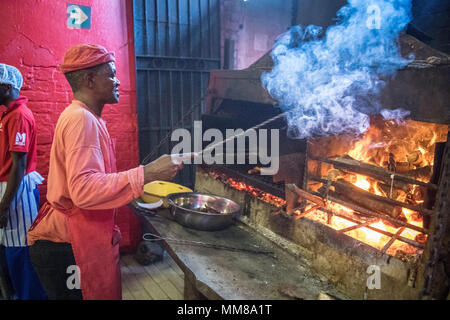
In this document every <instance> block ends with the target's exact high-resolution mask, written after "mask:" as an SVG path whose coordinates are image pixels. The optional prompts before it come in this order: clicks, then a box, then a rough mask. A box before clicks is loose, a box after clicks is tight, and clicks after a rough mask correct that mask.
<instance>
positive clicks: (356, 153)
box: [209, 121, 449, 255]
mask: <svg viewBox="0 0 450 320" xmlns="http://www.w3.org/2000/svg"><path fill="white" fill-rule="evenodd" d="M448 130H449V127H448V126H446V125H438V124H429V123H419V122H416V121H403V122H401V123H399V122H395V121H384V122H381V124H380V122H378V123H377V122H375V124H372V126H371V127H370V128H369V130H368V131H367V132H366V133H365V135H364V137H363V138H362V139H360V140H359V141H357V142H356V143H355V144H354V146H353V148H351V149H350V150H349V151H348V152H347V155H349V156H350V157H352V158H354V159H356V160H359V161H362V162H365V163H369V164H373V165H377V166H379V167H382V168H387V165H388V163H389V159H390V158H391V162H392V158H394V162H395V165H397V166H398V169H399V170H405V169H404V168H403V169H402V168H401V166H404V167H406V168H407V170H406V172H405V173H402V174H405V175H408V173H409V171H408V170H411V172H413V171H414V170H417V169H423V168H426V167H427V166H432V165H433V161H434V149H435V145H436V142H444V141H446V138H447V133H448ZM424 172H425V173H424V174H422V175H420V176H417V177H414V178H415V179H417V180H421V181H426V182H428V181H429V179H430V177H431V172H432V170H429V171H424ZM209 173H210V175H211V176H212V177H213V178H215V179H219V180H220V181H222V182H223V183H225V184H227V185H229V186H230V187H232V188H235V189H237V190H241V191H244V192H247V193H248V194H250V195H252V196H254V197H256V198H258V199H260V200H262V201H264V202H266V203H269V204H271V205H273V206H275V207H283V206H285V205H286V201H285V200H284V199H282V198H279V197H276V196H274V195H272V194H270V193H267V192H264V191H262V190H260V189H258V188H255V187H253V186H251V185H248V184H246V183H244V182H242V181H238V180H236V179H233V178H231V177H228V176H226V175H225V174H223V173H218V172H214V171H209ZM345 180H346V181H348V182H350V183H352V184H354V185H355V186H356V187H358V188H361V189H363V190H366V191H369V192H372V193H374V194H377V195H379V196H384V197H389V198H391V197H393V196H395V197H394V198H395V200H397V201H400V202H405V201H406V200H407V198H408V196H409V197H411V196H412V197H413V199H414V195H415V194H416V193H419V192H420V188H419V186H417V185H414V186H411V188H410V189H409V190H407V191H402V190H400V191H399V190H397V192H392V194H391V190H387V191H386V189H384V190H383V188H382V187H381V185H380V184H379V183H378V182H377V181H375V180H374V179H372V178H369V177H366V176H363V175H359V174H347V175H346V176H345ZM389 189H390V188H389ZM415 199H416V200H414V201H415V204H416V205H420V204H422V203H423V202H424V201H423V199H421V198H420V197H416V198H415ZM328 209H329V210H331V211H332V212H336V213H339V214H342V215H344V216H347V217H349V218H350V220H352V219H353V220H356V221H360V220H361V217H360V216H358V215H357V214H356V213H355V212H354V211H353V210H352V209H349V208H347V207H345V206H342V205H339V204H336V203H329V207H328ZM402 216H403V218H404V219H405V221H406V222H407V223H409V224H411V225H415V226H417V227H421V228H423V219H422V217H421V216H420V214H419V213H418V212H415V211H412V210H409V209H406V208H403V209H402ZM305 218H307V219H310V220H313V221H316V222H320V223H322V224H325V225H327V226H329V227H331V228H333V229H335V230H343V229H346V228H349V227H352V226H355V225H356V223H354V222H352V221H350V220H348V219H345V218H342V217H340V216H337V215H332V216H328V215H327V213H324V212H323V211H321V210H319V209H317V210H314V211H311V212H310V213H308V214H307V215H306V216H305ZM369 227H370V228H372V229H370V228H369ZM374 229H376V230H381V231H384V232H389V233H391V234H397V232H399V230H400V227H396V226H393V225H392V224H389V223H387V222H386V221H384V220H381V219H378V220H376V221H374V222H373V223H372V224H370V225H369V226H368V227H359V228H355V229H353V230H350V231H347V232H345V234H346V235H348V236H350V237H353V238H355V239H357V240H359V241H361V242H364V243H366V244H368V245H370V246H372V247H375V248H377V249H379V250H381V249H383V248H384V246H385V245H386V244H387V243H388V242H389V241H390V240H391V237H390V236H387V235H385V234H383V233H380V232H377V231H376V230H374ZM399 236H401V237H403V238H407V239H410V240H414V241H416V242H419V243H425V241H426V239H427V237H426V235H424V234H422V233H420V232H418V231H415V230H411V229H408V228H405V229H404V230H403V231H402V232H401V233H400V234H399ZM402 252H403V253H407V254H417V253H420V251H418V249H417V248H416V247H414V246H411V245H409V244H407V243H405V242H401V241H399V240H396V241H394V242H393V244H392V245H391V246H390V247H389V249H388V250H387V252H386V253H388V254H391V255H395V254H396V253H402Z"/></svg>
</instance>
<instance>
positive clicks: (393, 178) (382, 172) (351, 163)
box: [311, 157, 437, 190]
mask: <svg viewBox="0 0 450 320" xmlns="http://www.w3.org/2000/svg"><path fill="white" fill-rule="evenodd" d="M311 159H312V160H315V161H320V162H324V163H328V164H332V165H333V166H334V167H335V168H337V169H343V170H345V171H349V172H354V173H358V174H362V175H365V176H369V177H372V178H374V179H377V180H380V181H383V182H384V183H386V184H389V185H390V184H391V183H392V182H393V186H394V187H395V188H398V189H403V190H405V188H408V185H411V184H412V185H420V186H424V187H426V188H428V189H432V190H436V189H437V186H436V185H435V184H431V183H426V182H423V181H419V180H415V179H411V178H410V177H407V176H404V175H401V174H397V173H395V172H391V171H388V170H386V169H384V168H381V167H378V166H375V165H371V164H367V163H364V162H362V161H358V160H355V159H352V158H350V157H346V158H336V159H335V160H331V159H326V158H321V157H311Z"/></svg>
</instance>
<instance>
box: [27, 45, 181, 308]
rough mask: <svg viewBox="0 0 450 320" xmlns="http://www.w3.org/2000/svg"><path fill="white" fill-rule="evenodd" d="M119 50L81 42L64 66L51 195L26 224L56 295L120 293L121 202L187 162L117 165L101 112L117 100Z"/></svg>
mask: <svg viewBox="0 0 450 320" xmlns="http://www.w3.org/2000/svg"><path fill="white" fill-rule="evenodd" d="M114 62H115V57H114V53H113V52H108V51H107V50H106V49H105V48H103V47H102V46H98V45H88V44H82V45H76V46H74V47H72V48H71V49H69V50H68V51H67V53H66V54H65V56H64V63H63V65H61V66H60V70H61V71H62V72H63V73H64V75H65V76H66V79H67V80H68V82H69V84H70V86H71V87H72V91H73V94H74V100H73V101H72V103H71V104H70V105H69V106H68V107H67V108H66V109H65V110H64V111H63V112H62V114H61V115H60V118H59V119H58V123H57V125H56V129H55V134H54V139H53V144H52V149H51V154H50V169H49V176H48V192H47V203H46V204H44V205H43V207H42V208H41V210H40V212H39V215H38V217H37V218H36V221H35V223H34V224H33V225H32V226H31V228H30V231H29V232H28V242H29V243H30V244H32V246H31V247H30V254H31V259H32V262H33V265H34V266H35V269H36V271H37V273H38V275H39V277H40V279H41V282H42V284H43V286H44V288H45V289H46V291H47V294H48V296H49V298H50V299H81V298H83V299H121V297H122V289H121V280H120V267H119V241H120V238H121V237H120V231H119V229H118V227H117V226H116V223H115V218H116V209H115V208H118V207H121V206H124V205H126V204H127V203H129V202H130V201H131V200H132V199H133V198H137V197H139V196H140V195H142V193H143V189H144V184H146V183H148V182H151V181H154V180H172V179H173V178H174V177H175V175H176V174H177V172H178V171H179V170H180V169H181V168H182V164H175V163H173V162H172V160H171V157H170V156H168V155H167V156H162V157H160V158H159V159H157V160H155V161H154V162H152V163H150V164H148V165H146V166H139V167H137V168H134V169H131V170H128V171H123V172H117V171H116V161H115V152H114V142H113V140H112V139H111V138H110V136H109V133H108V130H107V129H106V125H105V122H104V121H103V119H102V118H101V114H102V110H103V108H104V105H105V104H114V103H117V102H118V101H119V90H118V87H119V85H120V82H119V80H117V78H116V68H115V64H114Z"/></svg>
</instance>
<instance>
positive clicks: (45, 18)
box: [0, 0, 141, 249]
mask: <svg viewBox="0 0 450 320" xmlns="http://www.w3.org/2000/svg"><path fill="white" fill-rule="evenodd" d="M67 3H73V4H79V5H85V6H90V7H91V28H90V29H68V28H67V21H66V20H67V13H66V10H67V9H66V8H67ZM0 21H1V22H2V23H1V28H0V62H2V63H7V64H11V65H14V66H15V67H17V68H18V69H19V70H20V71H21V72H22V75H23V77H24V85H23V88H22V92H21V94H22V95H24V96H27V97H28V98H29V103H28V106H29V108H30V109H31V110H32V111H33V113H34V115H35V118H36V122H37V127H38V135H37V136H38V172H39V173H41V174H42V175H43V176H44V177H45V178H47V174H48V167H49V155H50V148H51V143H52V139H53V132H54V129H55V125H56V121H57V120H58V117H59V115H60V113H61V112H62V111H63V110H64V108H65V107H66V106H67V105H68V104H69V103H70V101H71V100H72V91H71V89H70V87H69V85H68V83H67V81H66V80H65V78H64V76H63V75H62V74H61V73H60V72H59V71H57V70H56V67H57V65H58V64H60V63H61V62H62V60H63V56H64V53H65V52H66V50H67V49H69V48H70V47H71V46H72V45H75V44H78V43H96V44H101V45H103V46H104V47H106V48H107V49H108V50H112V51H115V53H116V59H117V60H116V67H117V77H118V78H119V80H120V83H121V85H120V102H119V103H118V104H116V105H108V106H106V107H105V109H104V112H103V118H104V120H105V121H106V123H107V126H108V129H109V132H110V134H111V136H112V137H113V138H116V139H117V145H116V148H117V153H116V155H117V166H118V170H126V169H130V168H133V167H136V166H137V165H138V163H139V160H138V144H137V141H138V140H137V115H136V84H135V79H136V78H135V66H134V46H133V39H134V36H133V17H132V1H127V0H70V1H61V0H58V1H55V0H14V1H11V0H0ZM40 191H41V197H45V193H46V185H43V186H42V188H40ZM119 224H120V227H121V230H122V235H123V240H122V246H123V248H124V249H128V248H133V247H134V246H135V245H136V244H137V242H138V241H139V238H140V234H141V231H140V225H139V223H138V221H137V218H136V217H135V216H134V215H133V213H131V212H130V211H129V210H128V209H127V208H121V215H120V219H119Z"/></svg>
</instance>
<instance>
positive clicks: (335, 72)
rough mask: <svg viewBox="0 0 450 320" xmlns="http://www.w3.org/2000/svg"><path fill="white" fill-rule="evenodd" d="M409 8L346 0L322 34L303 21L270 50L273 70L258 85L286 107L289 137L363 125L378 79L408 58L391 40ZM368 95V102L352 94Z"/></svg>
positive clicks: (406, 1) (407, 2)
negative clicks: (332, 23) (303, 25)
mask: <svg viewBox="0 0 450 320" xmlns="http://www.w3.org/2000/svg"><path fill="white" fill-rule="evenodd" d="M410 12H411V0H349V1H348V4H347V5H346V6H344V7H342V8H341V9H340V10H339V11H338V21H339V23H337V24H336V25H334V26H331V27H329V28H328V29H327V31H326V33H325V34H323V30H322V28H321V27H317V26H313V25H310V26H307V27H306V28H302V27H301V26H296V27H293V28H291V30H289V31H288V32H287V33H285V34H283V35H281V36H280V37H279V39H278V41H277V43H276V44H275V46H274V48H273V51H272V53H271V56H272V59H273V61H274V67H273V69H272V71H271V72H268V73H264V74H263V75H262V83H263V86H264V87H265V88H266V89H267V91H268V92H269V93H270V95H271V96H272V97H274V98H275V99H277V100H278V101H279V102H280V105H281V106H282V107H283V108H284V110H285V111H291V112H289V114H288V116H287V118H288V124H289V136H290V137H291V138H307V137H312V136H318V135H319V136H320V135H329V134H341V133H355V134H360V133H364V132H365V131H366V130H367V129H368V128H369V125H370V123H369V117H368V115H367V114H373V113H380V110H379V109H380V107H379V105H378V104H377V103H376V101H373V98H372V95H373V96H374V95H376V94H377V93H379V91H380V89H381V88H382V87H383V85H384V82H383V81H382V80H380V77H382V76H392V75H394V74H395V72H396V71H397V70H398V69H400V68H403V67H405V66H406V65H407V64H408V63H409V62H410V61H411V59H413V57H412V56H411V57H409V58H410V59H409V60H408V59H404V58H403V57H402V56H401V55H400V51H399V47H398V43H397V40H398V35H399V32H400V31H402V30H404V29H405V27H406V26H407V25H408V23H409V21H410V19H411V14H410ZM368 96H370V97H371V98H370V99H371V100H370V103H367V104H363V103H361V99H359V98H358V97H368ZM366 99H368V98H366ZM389 107H391V106H389ZM393 114H394V115H395V114H399V115H404V114H405V113H404V112H397V113H395V112H394V113H392V112H391V113H389V115H390V116H392V115H393Z"/></svg>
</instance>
